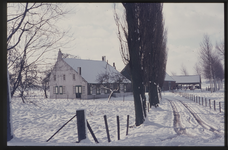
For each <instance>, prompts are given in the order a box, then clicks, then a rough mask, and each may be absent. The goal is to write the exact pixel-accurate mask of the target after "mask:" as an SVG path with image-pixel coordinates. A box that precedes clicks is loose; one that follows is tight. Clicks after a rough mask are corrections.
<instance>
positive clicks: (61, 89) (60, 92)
mask: <svg viewBox="0 0 228 150" xmlns="http://www.w3.org/2000/svg"><path fill="white" fill-rule="evenodd" d="M59 94H63V87H62V86H59Z"/></svg>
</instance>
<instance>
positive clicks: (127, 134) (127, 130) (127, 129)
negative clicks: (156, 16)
mask: <svg viewBox="0 0 228 150" xmlns="http://www.w3.org/2000/svg"><path fill="white" fill-rule="evenodd" d="M128 127H129V115H127V131H126V135H128Z"/></svg>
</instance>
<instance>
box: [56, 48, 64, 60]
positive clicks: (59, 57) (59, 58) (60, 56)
mask: <svg viewBox="0 0 228 150" xmlns="http://www.w3.org/2000/svg"><path fill="white" fill-rule="evenodd" d="M62 56H63V54H62V52H61V50H60V49H59V52H58V58H57V60H61V59H62Z"/></svg>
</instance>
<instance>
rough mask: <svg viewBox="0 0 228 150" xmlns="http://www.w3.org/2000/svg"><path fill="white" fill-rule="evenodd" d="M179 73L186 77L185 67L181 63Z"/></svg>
mask: <svg viewBox="0 0 228 150" xmlns="http://www.w3.org/2000/svg"><path fill="white" fill-rule="evenodd" d="M180 71H181V73H182V74H183V75H185V76H187V75H188V72H187V69H186V67H185V65H184V64H183V63H182V64H181V69H180Z"/></svg>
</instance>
